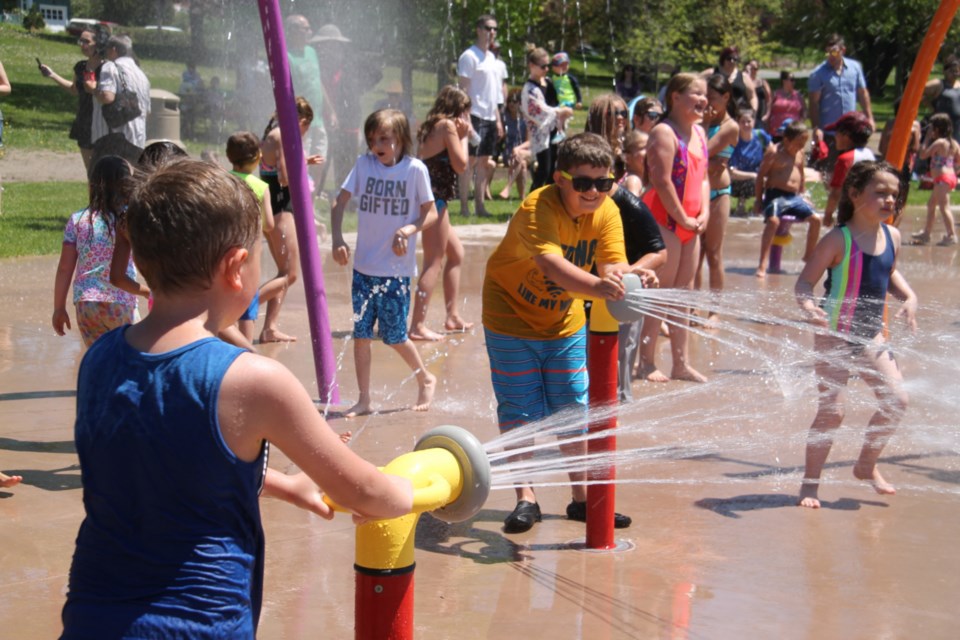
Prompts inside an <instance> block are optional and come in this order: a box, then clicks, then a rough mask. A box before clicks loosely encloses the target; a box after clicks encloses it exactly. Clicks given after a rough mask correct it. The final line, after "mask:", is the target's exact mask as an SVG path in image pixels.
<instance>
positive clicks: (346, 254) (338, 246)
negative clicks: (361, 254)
mask: <svg viewBox="0 0 960 640" xmlns="http://www.w3.org/2000/svg"><path fill="white" fill-rule="evenodd" d="M333 260H334V262H336V263H337V264H338V265H340V266H341V267H345V266H347V263H349V262H350V247H348V246H347V243H346V242H344V241H343V240H338V239H334V241H333Z"/></svg>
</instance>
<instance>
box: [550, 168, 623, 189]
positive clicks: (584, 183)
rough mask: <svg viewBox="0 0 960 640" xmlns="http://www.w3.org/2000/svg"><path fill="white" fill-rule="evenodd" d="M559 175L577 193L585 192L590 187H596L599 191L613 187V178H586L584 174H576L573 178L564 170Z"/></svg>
mask: <svg viewBox="0 0 960 640" xmlns="http://www.w3.org/2000/svg"><path fill="white" fill-rule="evenodd" d="M560 175H561V176H563V177H564V178H566V179H567V180H569V181H570V183H571V184H572V185H573V190H574V191H577V192H579V193H587V192H588V191H590V189H593V188H596V190H597V191H599V192H600V193H606V192H607V191H610V189H613V182H614V181H613V178H610V177H607V178H596V179H594V178H588V177H586V176H577V177H576V178H574V177H573V176H572V175H570V174H569V173H567V172H566V171H561V172H560Z"/></svg>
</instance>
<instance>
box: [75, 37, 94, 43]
mask: <svg viewBox="0 0 960 640" xmlns="http://www.w3.org/2000/svg"><path fill="white" fill-rule="evenodd" d="M77 44H93V40H84V39H83V38H80V39H79V40H77Z"/></svg>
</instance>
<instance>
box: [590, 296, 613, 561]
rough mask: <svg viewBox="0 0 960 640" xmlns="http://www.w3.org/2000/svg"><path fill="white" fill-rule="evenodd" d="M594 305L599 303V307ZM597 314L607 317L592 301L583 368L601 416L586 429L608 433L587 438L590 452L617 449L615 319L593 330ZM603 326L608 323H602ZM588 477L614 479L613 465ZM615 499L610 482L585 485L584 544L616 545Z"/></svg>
mask: <svg viewBox="0 0 960 640" xmlns="http://www.w3.org/2000/svg"><path fill="white" fill-rule="evenodd" d="M598 307H601V308H602V311H601V310H600V309H598ZM598 312H600V313H598ZM601 314H602V315H605V316H607V317H609V312H608V311H607V308H606V305H605V304H603V303H599V304H598V303H594V305H593V309H592V310H591V329H590V334H589V344H588V357H587V372H588V374H589V376H590V390H589V401H590V408H591V409H596V410H599V413H600V414H601V415H602V416H603V417H602V418H601V419H596V420H591V421H590V426H589V430H590V433H596V432H599V431H605V432H608V433H609V435H607V436H606V437H602V438H596V439H592V440H590V441H588V443H587V451H588V452H589V453H591V454H594V453H600V452H608V451H609V452H613V451H616V450H617V438H616V436H615V435H613V434H614V431H613V430H614V429H615V428H616V426H617V414H616V411H614V407H616V405H617V331H616V321H614V322H613V331H612V332H611V331H598V330H595V329H594V328H593V327H594V326H595V325H597V324H600V323H595V322H594V318H593V316H594V315H601ZM611 320H612V318H611ZM604 324H606V323H604ZM604 328H605V329H606V328H609V327H608V326H604ZM588 477H589V479H590V480H593V481H596V480H614V479H616V468H615V467H614V465H612V464H611V465H609V466H608V467H605V468H602V469H596V470H595V471H593V472H591V473H590V474H589V476H588ZM615 503H616V496H615V491H614V485H613V484H591V485H588V486H587V542H586V545H587V548H588V549H613V548H614V547H616V542H614V539H613V516H614V507H615V506H616V504H615Z"/></svg>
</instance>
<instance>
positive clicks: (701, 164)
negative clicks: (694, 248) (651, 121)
mask: <svg viewBox="0 0 960 640" xmlns="http://www.w3.org/2000/svg"><path fill="white" fill-rule="evenodd" d="M665 122H666V124H667V125H669V126H670V128H671V129H673V135H674V136H676V138H677V153H676V154H675V155H674V156H673V171H672V172H671V174H670V181H671V182H673V187H674V189H676V190H677V196H679V197H680V203H681V205H682V206H683V210H684V212H685V213H686V214H687V215H688V216H690V217H691V218H697V217H699V216H700V204H701V200H702V199H703V189H702V185H703V178H704V176H705V175H706V173H707V139H706V137H705V136H704V135H703V132H702V131H701V130H700V128H699V127H696V126H695V127H693V130H694V131H696V132H697V133H696V136H697V138H699V140H700V145H699V149H697V145H694V151H693V152H691V151H690V149H689V148H688V145H687V144H686V143H685V142H684V141H683V139H682V138H681V137H680V135H679V134H678V133H677V130H676V128H675V127H674V126H673V124H672V123H671V122H670V121H669V120H665ZM698 151H699V153H698ZM688 183H689V184H691V185H693V188H691V189H687V188H686V185H687V184H688ZM643 202H644V203H645V204H646V205H647V207H649V208H650V211H651V213H653V217H654V218H655V219H656V221H657V222H659V223H660V226H662V227H666V228H667V229H669V230H670V231H672V232H673V233H675V234H676V236H677V238H679V239H680V243H681V244H687V243H688V242H690V241H691V240H693V239H694V238H696V237H697V232H696V231H691V230H689V229H684V228H683V227H681V226H678V225H677V221H676V220H674V219H673V218H671V217H670V215H669V214H668V213H667V209H666V207H664V205H663V201H662V200H661V199H660V195H659V194H658V193H657V190H656V189H650V190H649V191H647V192H646V193H645V194H644V195H643Z"/></svg>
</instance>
